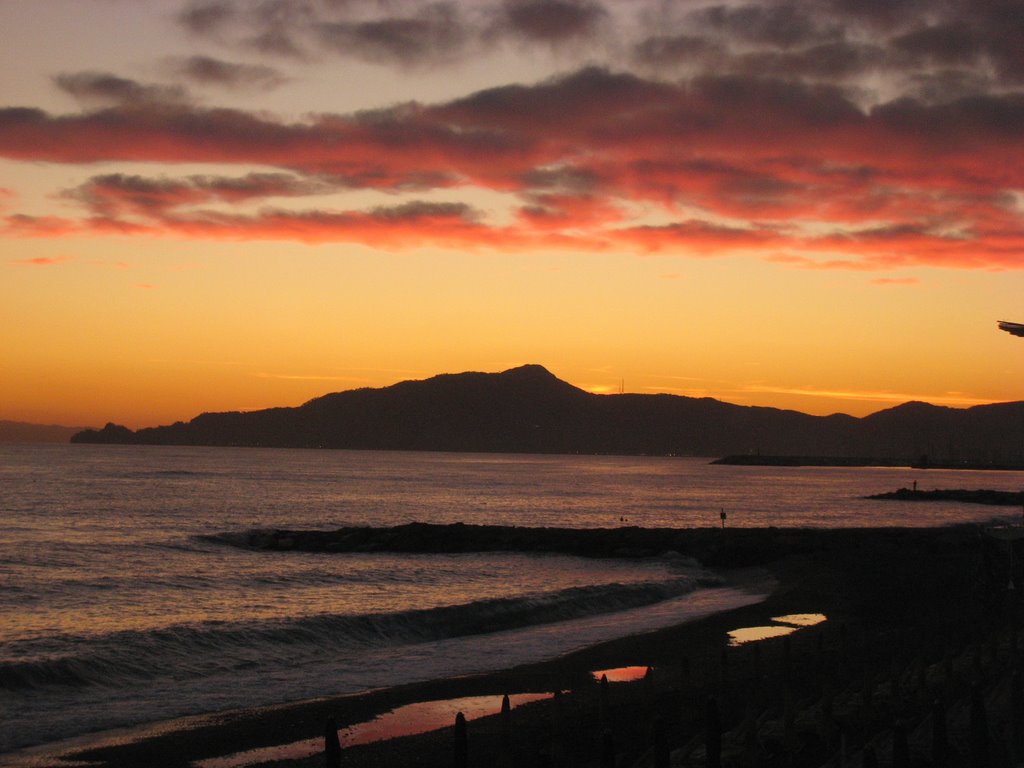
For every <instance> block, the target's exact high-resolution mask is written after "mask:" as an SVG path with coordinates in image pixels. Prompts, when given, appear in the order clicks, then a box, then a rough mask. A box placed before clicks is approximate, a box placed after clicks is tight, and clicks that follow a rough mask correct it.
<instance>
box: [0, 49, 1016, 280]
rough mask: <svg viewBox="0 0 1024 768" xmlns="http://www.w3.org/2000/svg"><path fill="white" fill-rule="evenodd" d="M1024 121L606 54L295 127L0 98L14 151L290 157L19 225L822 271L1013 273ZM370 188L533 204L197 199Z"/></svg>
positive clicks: (97, 180) (84, 193) (962, 106)
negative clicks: (459, 93) (682, 75)
mask: <svg viewBox="0 0 1024 768" xmlns="http://www.w3.org/2000/svg"><path fill="white" fill-rule="evenodd" d="M1021 135H1024V96H1022V95H1020V94H1012V93H1009V94H1003V95H995V96H978V97H972V98H969V99H961V100H958V101H952V102H950V103H947V104H942V105H928V104H924V103H920V102H915V101H912V100H901V101H897V102H893V103H890V104H885V105H881V106H879V107H877V108H876V109H874V110H871V111H867V112H866V111H864V110H862V109H861V108H859V107H857V106H856V105H854V104H853V103H852V102H851V101H850V100H849V99H848V98H847V97H846V95H845V94H844V93H843V92H842V91H841V90H839V89H838V88H835V87H832V86H825V85H807V84H802V83H798V82H784V81H780V80H771V79H766V78H758V77H752V76H751V77H741V76H722V77H699V78H695V79H693V80H690V81H686V82H681V83H666V82H656V81H653V80H646V79H643V78H640V77H636V76H633V75H626V74H613V73H609V72H607V71H604V70H601V69H586V70H582V71H580V72H577V73H575V74H572V75H569V76H566V77H563V78H559V79H554V80H550V81H546V82H542V83H539V84H536V85H533V86H508V87H503V88H494V89H489V90H486V91H481V92H479V93H476V94H473V95H471V96H469V97H466V98H464V99H458V100H455V101H452V102H450V103H447V104H439V105H417V104H411V105H405V106H402V107H396V108H393V109H388V110H380V111H377V112H372V113H360V114H355V115H348V116H339V115H321V116H318V117H315V118H313V119H311V120H309V121H307V122H301V123H287V122H279V121H274V120H271V119H269V118H267V117H264V116H260V115H256V114H250V113H246V112H241V111H238V110H226V109H213V110H211V109H200V108H197V107H194V106H189V105H184V104H166V103H164V104H154V103H144V104H141V105H137V106H124V105H122V106H119V107H115V108H110V109H104V110H99V111H94V112H83V113H80V114H72V115H65V116H52V115H49V114H46V113H44V112H42V111H39V110H32V109H5V110H0V156H3V157H7V158H11V159H20V160H37V161H49V162H65V163H91V162H99V161H110V160H132V161H148V162H163V163H178V162H190V163H202V162H209V163H219V164H235V165H239V166H242V167H248V166H251V165H256V164H258V165H260V166H264V167H265V166H267V165H269V166H274V167H277V168H278V169H280V170H279V171H277V172H273V173H263V174H253V173H249V174H247V175H243V176H239V177H237V178H234V179H227V178H223V177H200V176H191V177H188V178H185V179H177V180H175V179H168V178H158V179H145V178H141V177H135V176H125V175H119V174H109V175H106V176H97V177H94V178H93V179H92V180H91V181H89V182H88V183H86V184H85V185H83V186H82V187H80V188H78V189H77V190H74V191H73V192H71V193H69V194H70V196H72V197H73V198H74V199H76V200H78V201H80V202H82V203H84V204H85V205H86V206H87V209H88V211H89V214H90V217H89V218H85V219H80V220H63V219H45V220H40V219H31V218H28V217H8V219H7V230H8V233H9V234H14V235H17V234H19V233H20V234H23V235H26V236H55V235H60V234H68V233H70V232H79V233H81V232H92V233H110V232H126V233H136V232H146V233H151V234H155V235H173V236H187V237H216V238H238V239H246V238H256V237H275V238H286V239H295V240H300V241H303V242H320V241H324V240H331V241H351V242H361V243H368V244H374V245H386V246H389V247H390V246H395V245H413V244H418V243H427V242H429V243H434V244H444V245H449V246H451V247H497V248H531V247H567V248H577V249H595V248H608V247H613V246H616V247H621V246H628V247H630V248H633V249H637V250H641V251H656V252H663V253H687V254H693V253H698V254H707V255H712V254H715V253H720V252H728V251H737V250H742V251H751V250H754V251H758V252H761V253H766V252H769V251H770V253H771V254H773V256H772V257H771V258H774V259H777V260H782V261H785V262H786V263H797V264H802V265H804V266H812V267H816V268H821V267H823V266H824V267H827V268H837V267H840V268H853V267H857V268H870V269H878V268H890V267H892V266H894V265H895V266H905V265H915V264H932V265H942V266H957V267H972V268H973V267H980V268H989V269H991V268H997V269H1002V268H1017V267H1019V266H1020V264H1019V255H1018V254H1019V253H1020V252H1021V248H1022V246H1024V225H1022V219H1021V213H1020V210H1019V209H1018V208H1017V207H1015V204H1014V203H1013V202H1012V199H1011V197H1010V192H1011V191H1013V190H1021V189H1024V163H1020V162H1018V161H1017V160H1016V158H1017V156H1018V155H1019V137H1020V136H1021ZM359 186H364V187H372V188H377V189H383V190H387V191H391V192H395V193H399V194H401V193H405V192H408V191H409V190H414V189H415V190H418V189H425V188H431V187H447V188H449V189H451V190H452V192H453V193H455V194H458V193H459V190H460V188H465V189H467V190H471V189H473V188H480V189H486V190H495V191H500V192H505V193H511V194H513V195H517V196H518V197H519V198H520V200H521V205H520V206H519V215H518V217H517V219H516V221H515V223H514V224H513V225H510V226H503V227H496V226H491V225H489V224H488V223H487V220H486V218H485V217H483V216H482V215H475V214H474V215H469V209H468V205H462V206H461V207H459V206H455V207H448V208H444V207H438V206H437V205H436V204H434V207H432V208H428V207H425V206H427V204H425V203H409V204H408V206H412V207H404V208H403V207H402V206H397V207H394V208H391V209H377V210H372V211H361V212H360V211H342V212H331V211H324V210H312V211H306V212H299V213H295V212H283V211H267V212H263V213H260V214H256V215H242V214H234V213H223V212H216V213H214V212H211V211H203V210H202V209H201V206H206V205H209V204H211V203H221V204H226V205H231V204H233V203H237V202H241V201H244V200H253V199H256V198H265V197H275V196H289V197H296V196H299V195H306V194H321V193H325V192H331V191H336V190H340V189H345V188H348V187H359ZM466 199H469V197H468V196H467V198H466ZM637 209H642V210H645V211H646V212H647V213H648V214H651V213H653V214H656V215H657V216H658V218H659V220H664V219H665V218H666V217H668V219H671V220H673V221H671V222H670V223H667V224H664V225H660V226H649V225H646V223H645V221H644V220H643V219H642V218H641V219H637V218H630V216H634V215H635V214H634V213H630V211H635V210H637ZM386 211H391V212H392V213H387V212H386ZM395 211H401V213H394V212H395Z"/></svg>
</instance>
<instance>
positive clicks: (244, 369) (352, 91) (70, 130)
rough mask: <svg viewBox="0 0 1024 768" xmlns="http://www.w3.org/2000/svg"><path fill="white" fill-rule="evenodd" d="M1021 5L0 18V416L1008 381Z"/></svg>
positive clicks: (246, 0)
mask: <svg viewBox="0 0 1024 768" xmlns="http://www.w3.org/2000/svg"><path fill="white" fill-rule="evenodd" d="M1022 19H1024V14H1022V13H1021V8H1020V6H1019V3H1016V2H1010V1H1009V0H992V1H991V2H984V3H981V4H978V3H971V2H967V0H951V1H950V2H946V3H942V4H934V3H915V2H910V3H902V4H897V5H892V4H878V3H869V2H861V1H860V0H830V1H829V2H823V3H802V2H785V1H784V0H751V1H750V2H745V1H744V0H740V1H739V2H732V1H731V0H730V1H729V2H724V1H723V0H708V1H707V2H704V1H692V0H687V1H686V2H681V3H672V4H664V3H660V2H655V0H640V1H639V2H628V3H627V2H613V1H612V0H604V2H599V1H598V0H475V1H474V2H472V3H459V4H454V3H436V4H423V3H413V2H407V1H406V0H394V2H379V1H378V0H352V1H351V2H344V3H339V2H334V1H333V0H142V1H141V2H139V1H137V0H74V1H72V0H37V2H32V3H19V2H8V3H3V4H0V25H2V26H3V28H4V29H6V30H8V32H9V34H8V35H5V44H4V49H3V51H2V53H0V60H2V62H3V66H2V67H0V246H2V251H0V324H2V327H3V331H2V332H0V339H2V341H3V350H4V352H3V355H2V356H0V419H14V420H21V421H32V422H40V423H63V424H72V425H86V424H89V425H93V424H95V425H102V424H103V423H105V422H107V421H115V422H119V423H122V424H126V425H128V426H131V427H138V426H146V425H153V424H159V423H169V422H173V421H176V420H186V419H189V418H191V417H192V416H194V415H196V414H198V413H200V412H202V411H219V410H249V409H258V408H264V407H270V406H277V405H298V404H300V403H302V402H304V401H306V400H308V399H310V398H311V397H314V396H317V395H320V394H324V393H326V392H331V391H338V390H343V389H352V388H355V387H363V386H373V387H376V386H384V385H387V384H391V383H394V382H396V381H400V380H403V379H410V378H425V377H428V376H431V375H434V374H436V373H441V372H457V371H466V370H481V371H499V370H504V369H507V368H511V367H514V366H517V365H520V364H524V363H539V364H542V365H544V366H546V367H547V368H549V369H550V370H551V371H552V372H553V373H554V374H555V375H557V376H559V377H560V378H562V379H565V380H567V381H569V382H571V383H573V384H575V385H576V386H579V387H581V388H583V389H585V390H588V391H591V392H596V393H618V392H619V391H620V390H621V391H626V392H632V393H654V392H665V393H672V394H681V395H689V396H696V397H715V398H719V399H722V400H726V401H729V402H735V403H740V404H745V405H769V406H776V407H782V408H794V409H798V410H802V411H806V412H810V413H817V414H825V413H832V412H836V411H839V412H846V413H852V414H855V415H863V414H866V413H870V412H873V411H877V410H880V409H882V408H886V407H889V406H891V405H895V404H898V403H900V402H904V401H906V400H926V401H929V402H933V403H936V404H943V405H951V406H955V407H967V406H970V405H974V404H979V403H988V402H994V401H1005V400H1019V399H1024V391H1022V387H1024V384H1022V383H1021V382H1024V344H1022V342H1021V341H1020V340H1019V339H1015V338H1013V337H1011V336H1009V335H1007V334H1004V333H1000V332H999V331H998V330H997V328H996V321H997V320H1001V319H1006V320H1011V321H1012V320H1018V321H1021V322H1024V305H1022V302H1021V296H1022V295H1024V276H1022V272H1021V267H1024V258H1022V254H1024V153H1022V151H1021V137H1022V136H1024V58H1022V57H1021V54H1020V51H1021V50H1024V21H1022Z"/></svg>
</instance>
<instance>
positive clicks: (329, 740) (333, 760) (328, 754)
mask: <svg viewBox="0 0 1024 768" xmlns="http://www.w3.org/2000/svg"><path fill="white" fill-rule="evenodd" d="M324 765H325V766H326V768H339V766H340V765H341V739H339V738H338V721H337V720H335V719H334V718H333V717H329V718H327V722H326V723H324Z"/></svg>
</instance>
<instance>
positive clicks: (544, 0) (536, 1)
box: [500, 0, 608, 43]
mask: <svg viewBox="0 0 1024 768" xmlns="http://www.w3.org/2000/svg"><path fill="white" fill-rule="evenodd" d="M607 15H608V14H607V12H606V11H605V9H604V8H602V7H601V6H600V5H598V4H596V3H592V2H584V1H581V2H572V1H571V0H507V1H506V2H505V4H504V6H503V8H502V14H501V22H500V25H501V27H502V29H501V30H500V31H501V32H502V33H504V34H508V35H511V36H512V37H515V38H518V39H522V40H530V41H539V42H544V43H559V42H562V41H565V40H570V39H574V38H581V37H589V36H590V35H592V34H593V33H594V32H595V31H596V30H597V28H598V27H599V26H600V24H601V23H602V22H603V21H604V20H605V19H606V17H607Z"/></svg>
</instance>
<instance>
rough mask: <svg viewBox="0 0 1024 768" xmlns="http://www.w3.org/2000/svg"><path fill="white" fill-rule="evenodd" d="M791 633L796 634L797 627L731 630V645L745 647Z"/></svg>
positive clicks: (729, 633)
mask: <svg viewBox="0 0 1024 768" xmlns="http://www.w3.org/2000/svg"><path fill="white" fill-rule="evenodd" d="M791 632H796V627H783V626H769V627H743V628H742V629H730V630H729V632H728V635H729V645H731V646H733V647H735V646H737V645H745V644H746V643H755V642H757V641H758V640H767V639H768V638H770V637H782V636H783V635H788V634H790V633H791Z"/></svg>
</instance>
